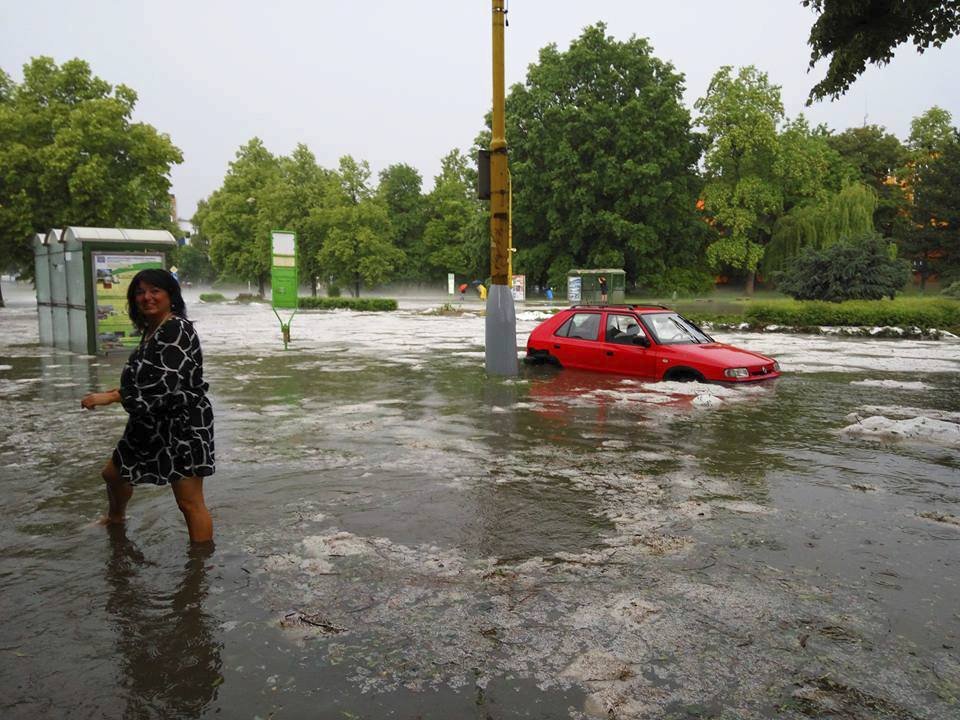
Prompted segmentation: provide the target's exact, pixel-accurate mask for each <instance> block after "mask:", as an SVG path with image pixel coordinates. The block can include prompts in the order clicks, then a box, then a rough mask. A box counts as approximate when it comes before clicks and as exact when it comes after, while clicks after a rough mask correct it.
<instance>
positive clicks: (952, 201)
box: [901, 130, 960, 288]
mask: <svg viewBox="0 0 960 720" xmlns="http://www.w3.org/2000/svg"><path fill="white" fill-rule="evenodd" d="M951 135H952V137H951V138H950V139H949V140H948V141H947V142H945V143H943V144H941V145H940V152H939V153H938V154H937V156H936V157H935V158H933V159H931V160H929V161H928V162H926V163H925V164H924V165H923V166H922V167H921V168H920V169H919V170H918V172H917V174H916V176H915V177H914V180H913V191H914V208H913V225H912V227H911V231H910V232H909V233H907V234H906V235H905V237H904V238H903V241H902V243H901V249H902V253H903V255H904V257H907V258H909V259H910V260H912V262H913V268H914V270H915V271H916V272H917V273H919V275H920V282H921V288H924V287H925V286H926V282H927V279H928V278H929V277H930V276H931V275H934V274H938V275H940V276H941V277H942V278H943V279H945V280H950V279H955V278H958V277H960V133H958V131H957V130H953V132H952V134H951Z"/></svg>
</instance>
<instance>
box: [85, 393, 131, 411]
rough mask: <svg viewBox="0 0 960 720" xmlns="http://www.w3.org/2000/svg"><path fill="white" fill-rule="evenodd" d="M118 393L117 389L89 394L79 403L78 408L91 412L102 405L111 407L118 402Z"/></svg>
mask: <svg viewBox="0 0 960 720" xmlns="http://www.w3.org/2000/svg"><path fill="white" fill-rule="evenodd" d="M120 400H121V398H120V391H119V390H118V389H117V388H114V389H113V390H107V391H106V392H99V393H90V394H89V395H85V396H84V398H83V399H82V400H81V401H80V407H82V408H83V409H84V410H93V409H94V408H97V407H101V406H103V405H112V404H113V403H118V402H120Z"/></svg>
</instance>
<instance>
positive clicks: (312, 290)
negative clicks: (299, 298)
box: [310, 275, 317, 297]
mask: <svg viewBox="0 0 960 720" xmlns="http://www.w3.org/2000/svg"><path fill="white" fill-rule="evenodd" d="M310 296H311V297H316V296H317V276H316V275H314V276H312V277H311V278H310Z"/></svg>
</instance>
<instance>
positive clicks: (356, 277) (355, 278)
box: [353, 273, 360, 297]
mask: <svg viewBox="0 0 960 720" xmlns="http://www.w3.org/2000/svg"><path fill="white" fill-rule="evenodd" d="M353 286H354V288H356V289H355V291H354V293H353V296H354V297H360V273H355V274H354V276H353Z"/></svg>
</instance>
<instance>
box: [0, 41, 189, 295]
mask: <svg viewBox="0 0 960 720" xmlns="http://www.w3.org/2000/svg"><path fill="white" fill-rule="evenodd" d="M136 102H137V94H136V93H135V92H134V91H133V90H132V89H130V88H129V87H127V86H125V85H116V86H112V85H110V84H109V83H107V82H105V81H104V80H101V79H100V78H98V77H96V76H94V75H93V74H92V73H91V70H90V66H89V65H88V64H87V63H86V62H84V61H82V60H78V59H74V60H69V61H67V62H65V63H63V65H61V66H57V64H56V63H54V61H53V60H52V59H51V58H48V57H38V58H34V59H33V60H31V61H30V62H29V63H27V64H26V65H25V66H24V68H23V82H22V83H19V84H17V83H15V82H14V81H13V80H12V79H11V78H10V76H9V75H8V74H6V73H5V72H3V71H2V70H0V268H3V269H16V270H18V271H20V272H21V273H22V274H23V275H24V276H26V277H32V276H33V259H32V254H31V248H30V242H29V241H30V237H31V236H32V235H33V233H35V232H37V231H44V230H46V229H48V228H51V227H65V226H68V225H80V226H84V225H86V226H107V227H160V228H164V229H169V230H175V227H174V225H173V222H172V219H171V217H170V179H169V173H170V168H171V167H172V166H173V165H175V164H178V163H180V162H182V160H183V157H182V155H181V153H180V150H178V149H177V148H176V147H175V146H174V145H173V143H172V142H171V141H170V138H169V137H168V136H167V135H164V134H162V133H159V132H158V131H157V130H156V129H155V128H154V127H152V126H151V125H148V124H146V123H135V122H132V121H131V118H132V116H133V110H134V107H135V106H136ZM2 304H3V300H2V296H0V305H2Z"/></svg>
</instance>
